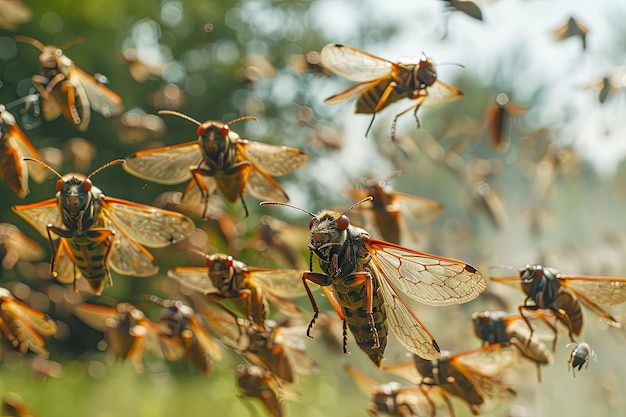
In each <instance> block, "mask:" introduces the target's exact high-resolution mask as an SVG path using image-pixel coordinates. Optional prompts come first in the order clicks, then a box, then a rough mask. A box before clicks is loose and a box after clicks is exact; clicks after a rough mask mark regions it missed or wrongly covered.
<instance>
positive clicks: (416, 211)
mask: <svg viewBox="0 0 626 417" xmlns="http://www.w3.org/2000/svg"><path fill="white" fill-rule="evenodd" d="M391 201H392V206H391V207H389V208H390V209H392V210H393V209H396V208H397V210H399V211H400V212H401V213H402V214H403V215H405V216H407V217H409V218H411V219H413V220H414V221H416V222H418V223H428V222H430V221H432V220H434V219H435V218H436V217H437V216H438V215H439V214H441V212H442V211H443V206H442V205H441V203H438V202H437V201H433V200H429V199H427V198H423V197H418V196H414V195H409V194H404V193H397V192H394V193H393V194H392V195H391Z"/></svg>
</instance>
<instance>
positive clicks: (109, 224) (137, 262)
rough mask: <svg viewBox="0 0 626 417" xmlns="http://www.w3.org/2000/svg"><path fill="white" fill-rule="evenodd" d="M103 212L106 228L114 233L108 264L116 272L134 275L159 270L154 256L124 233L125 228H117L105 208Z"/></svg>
mask: <svg viewBox="0 0 626 417" xmlns="http://www.w3.org/2000/svg"><path fill="white" fill-rule="evenodd" d="M103 212H104V213H105V216H106V217H107V218H106V228H108V229H110V230H112V231H113V232H114V233H115V237H114V239H113V244H112V245H111V252H110V254H109V266H110V267H111V268H112V269H113V270H114V271H115V272H117V273H118V274H122V275H130V276H135V277H147V276H150V275H154V274H156V273H157V272H159V264H158V263H157V261H156V259H154V256H152V255H151V254H150V252H148V250H147V249H146V248H144V247H143V246H141V244H140V243H139V242H137V241H136V240H135V239H133V237H131V236H129V235H128V234H127V233H126V232H127V230H128V229H127V228H123V229H120V228H118V227H117V225H116V223H115V222H114V221H113V220H112V219H111V218H110V217H109V216H110V213H108V212H107V211H106V210H103Z"/></svg>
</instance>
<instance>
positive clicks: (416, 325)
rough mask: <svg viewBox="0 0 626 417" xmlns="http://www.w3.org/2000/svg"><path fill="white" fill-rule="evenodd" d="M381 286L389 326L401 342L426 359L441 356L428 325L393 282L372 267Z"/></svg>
mask: <svg viewBox="0 0 626 417" xmlns="http://www.w3.org/2000/svg"><path fill="white" fill-rule="evenodd" d="M372 270H373V271H374V273H375V275H376V276H377V277H376V278H377V280H378V283H379V286H380V292H382V295H383V300H384V302H385V304H384V309H385V312H386V313H387V323H388V324H389V328H391V330H392V331H393V334H395V335H396V337H397V338H398V340H399V341H400V343H402V344H403V345H404V347H406V348H407V349H408V350H409V351H410V352H412V353H414V354H416V355H417V356H419V357H420V358H424V359H437V358H439V357H440V356H441V353H440V351H439V346H437V342H435V339H434V338H433V336H432V335H431V334H430V332H429V331H428V330H427V329H426V326H424V324H423V323H422V322H421V321H420V319H419V318H417V316H416V315H415V313H414V312H413V310H411V309H410V308H409V306H407V304H406V303H405V302H404V300H402V298H400V296H399V295H398V293H397V292H396V290H395V289H394V288H393V286H392V284H391V282H390V281H389V280H388V279H387V278H386V277H385V276H384V274H380V273H379V272H380V271H377V270H376V268H372Z"/></svg>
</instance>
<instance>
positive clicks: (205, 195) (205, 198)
mask: <svg viewBox="0 0 626 417" xmlns="http://www.w3.org/2000/svg"><path fill="white" fill-rule="evenodd" d="M190 171H191V177H192V178H193V182H195V184H196V186H197V187H198V188H199V189H200V195H201V196H202V202H203V203H204V210H203V211H202V218H206V216H207V212H208V210H209V195H210V192H209V188H208V187H207V185H206V183H205V182H204V181H203V180H202V176H203V174H207V171H206V170H201V169H200V168H199V167H196V168H191V169H190ZM191 187H192V182H191V181H190V182H189V184H188V185H187V188H185V192H184V193H183V198H184V197H185V195H186V194H187V193H188V192H189V190H190V188H191Z"/></svg>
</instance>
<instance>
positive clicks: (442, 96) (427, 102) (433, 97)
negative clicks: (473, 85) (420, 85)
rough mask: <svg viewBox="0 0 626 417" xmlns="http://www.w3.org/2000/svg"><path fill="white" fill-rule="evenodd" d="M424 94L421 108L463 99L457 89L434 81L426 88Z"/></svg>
mask: <svg viewBox="0 0 626 417" xmlns="http://www.w3.org/2000/svg"><path fill="white" fill-rule="evenodd" d="M426 93H427V94H426V96H425V97H424V98H423V101H422V103H421V106H435V105H437V104H442V103H447V102H449V101H453V100H457V99H459V98H461V97H463V93H462V92H461V91H460V90H459V89H458V88H456V87H453V86H451V85H449V84H446V83H444V82H441V81H436V82H435V83H434V84H433V85H431V86H430V87H428V88H427V89H426Z"/></svg>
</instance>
